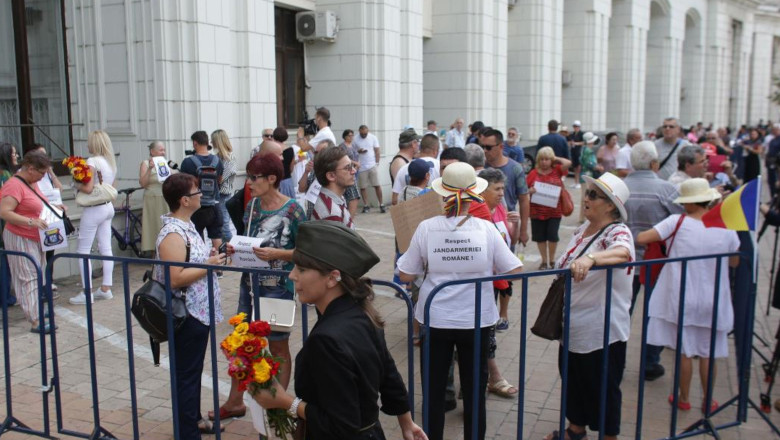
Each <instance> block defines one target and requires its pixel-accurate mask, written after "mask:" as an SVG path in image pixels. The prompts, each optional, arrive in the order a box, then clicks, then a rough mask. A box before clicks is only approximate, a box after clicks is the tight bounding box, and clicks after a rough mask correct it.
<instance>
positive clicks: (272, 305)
mask: <svg viewBox="0 0 780 440" xmlns="http://www.w3.org/2000/svg"><path fill="white" fill-rule="evenodd" d="M296 296H297V295H296ZM297 302H298V301H297V299H296V298H293V299H291V300H290V299H279V298H262V297H261V298H260V301H259V303H258V307H260V319H261V320H262V321H267V322H268V324H270V325H271V330H273V331H275V332H284V333H290V332H291V331H292V329H293V325H295V310H296V306H297Z"/></svg>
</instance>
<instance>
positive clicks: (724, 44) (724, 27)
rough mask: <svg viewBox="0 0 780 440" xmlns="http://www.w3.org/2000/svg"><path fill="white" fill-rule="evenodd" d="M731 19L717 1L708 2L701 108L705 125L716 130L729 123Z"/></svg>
mask: <svg viewBox="0 0 780 440" xmlns="http://www.w3.org/2000/svg"><path fill="white" fill-rule="evenodd" d="M730 35H731V18H730V17H729V16H728V15H727V14H726V13H725V12H724V11H723V7H722V6H721V5H720V3H718V2H711V3H710V5H709V7H708V10H707V43H708V46H707V47H706V48H705V49H706V64H707V68H706V69H705V71H704V90H705V95H704V109H703V111H702V113H703V116H702V119H703V121H702V122H704V124H705V125H707V124H709V123H712V124H713V125H714V126H715V127H722V126H725V125H727V124H728V109H729V96H730V90H729V88H730V85H729V78H730V76H731V74H730V70H729V66H730V64H731V58H730V54H731V38H730V37H729V36H730Z"/></svg>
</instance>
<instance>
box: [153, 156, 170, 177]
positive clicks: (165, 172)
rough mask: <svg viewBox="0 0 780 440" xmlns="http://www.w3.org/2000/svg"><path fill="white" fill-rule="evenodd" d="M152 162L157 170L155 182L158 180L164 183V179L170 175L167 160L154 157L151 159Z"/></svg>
mask: <svg viewBox="0 0 780 440" xmlns="http://www.w3.org/2000/svg"><path fill="white" fill-rule="evenodd" d="M152 162H154V167H155V168H157V180H159V181H160V183H163V182H165V179H167V178H168V177H170V175H171V168H170V167H169V166H168V159H166V158H164V157H162V156H156V157H153V158H152Z"/></svg>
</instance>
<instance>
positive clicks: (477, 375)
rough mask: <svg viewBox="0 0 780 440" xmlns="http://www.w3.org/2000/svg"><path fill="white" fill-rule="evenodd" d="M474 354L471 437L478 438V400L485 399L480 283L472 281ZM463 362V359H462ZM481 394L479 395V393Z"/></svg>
mask: <svg viewBox="0 0 780 440" xmlns="http://www.w3.org/2000/svg"><path fill="white" fill-rule="evenodd" d="M474 295H475V296H474V356H473V357H472V362H473V365H472V368H473V371H472V375H471V380H472V382H471V392H472V395H471V438H472V439H477V438H479V406H480V405H479V401H480V398H482V399H485V394H484V392H482V386H481V385H482V380H481V378H482V368H481V367H482V364H481V363H480V359H481V356H482V353H481V351H482V327H481V326H480V324H481V323H482V283H481V282H478V283H474ZM464 362H465V359H464ZM480 394H481V395H480Z"/></svg>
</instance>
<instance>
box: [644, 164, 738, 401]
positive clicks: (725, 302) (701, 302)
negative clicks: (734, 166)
mask: <svg viewBox="0 0 780 440" xmlns="http://www.w3.org/2000/svg"><path fill="white" fill-rule="evenodd" d="M718 199H720V193H719V192H718V190H716V189H714V188H710V185H709V183H708V182H707V180H706V179H702V178H695V179H689V180H686V181H685V182H683V183H682V185H681V186H680V197H678V198H677V199H675V201H674V202H675V203H678V204H681V205H682V206H683V208H684V209H685V213H684V214H682V215H671V216H669V217H667V218H666V219H664V220H663V221H661V222H659V223H658V224H656V225H655V226H653V228H652V229H649V230H647V231H644V232H642V233H640V234H639V235H638V236H637V238H636V241H637V243H640V244H643V245H646V244H648V243H652V242H654V241H659V240H666V239H668V238H670V237H671V236H672V235H673V236H674V246H671V249H669V258H679V257H690V256H696V255H707V254H719V253H727V252H736V251H737V250H738V249H739V238H738V237H737V233H736V232H734V231H731V230H728V229H722V228H707V227H705V226H704V224H703V223H702V220H701V219H702V216H703V215H704V213H705V212H707V210H708V209H709V206H710V205H711V204H712V202H714V201H715V200H718ZM723 263H724V264H722V265H721V269H720V273H716V261H715V259H706V260H691V261H688V263H687V266H686V273H685V277H686V278H685V303H684V304H683V308H684V309H683V323H682V347H679V348H678V347H677V332H678V328H679V325H680V323H679V321H678V312H679V307H680V279H681V278H682V275H683V274H682V263H667V264H665V265H664V267H663V269H662V270H661V274H660V275H659V276H658V282H657V283H656V286H655V289H654V290H653V292H654V293H653V296H652V297H651V298H650V307H649V312H648V314H649V316H650V323H649V325H648V328H647V335H648V336H647V343H648V344H654V345H660V346H665V347H669V348H671V349H673V350H677V349H679V350H681V351H682V359H681V362H680V390H679V391H680V395H679V400H678V401H677V407H678V408H679V409H681V410H689V409H691V402H690V400H689V399H690V396H689V394H688V392H689V391H690V387H691V378H692V376H693V358H694V357H698V358H699V378H700V380H701V386H702V390H703V393H702V395H704V396H706V393H707V382H708V378H709V363H710V357H713V358H723V357H727V356H728V351H729V348H728V333H729V332H730V331H731V329H732V327H733V325H734V310H733V308H732V305H731V289H730V287H729V276H728V272H729V269H728V267H727V266H726V264H725V263H726V261H725V258H724V261H723ZM728 264H729V265H730V266H732V267H735V266H736V265H737V264H739V257H730V258H729V260H728ZM716 277H718V278H720V282H719V285H720V293H719V296H718V317H717V318H718V319H717V328H716V329H715V330H716V331H715V353H710V340H711V338H710V335H711V333H712V313H713V306H714V290H715V278H716ZM714 376H715V370H714V366H713V377H712V381H713V382H714V381H715V377H714ZM673 402H674V392H673V393H672V394H671V395H669V403H670V404H671V403H673ZM706 406H707V403H706V402H702V410H703V411H705V412H706V410H707V407H706ZM717 407H718V402H716V401H715V400H712V402H711V404H710V408H709V410H710V411H714V410H715V409H716V408H717Z"/></svg>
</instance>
